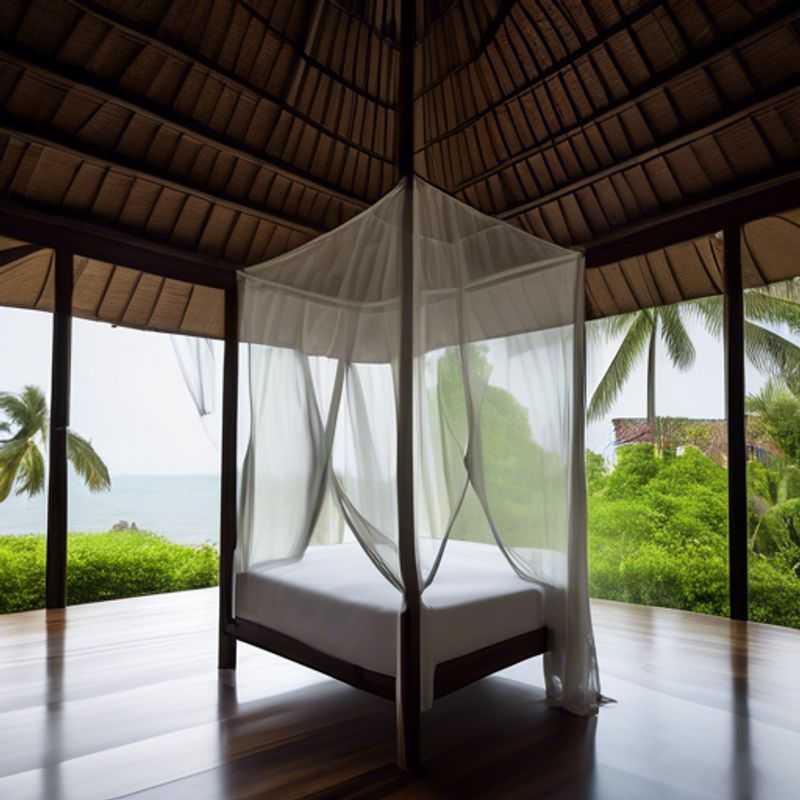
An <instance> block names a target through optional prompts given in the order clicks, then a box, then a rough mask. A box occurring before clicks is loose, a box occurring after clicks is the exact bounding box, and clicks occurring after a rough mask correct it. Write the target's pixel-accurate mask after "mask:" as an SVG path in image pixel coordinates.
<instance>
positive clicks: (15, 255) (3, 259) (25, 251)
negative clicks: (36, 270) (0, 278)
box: [0, 244, 46, 269]
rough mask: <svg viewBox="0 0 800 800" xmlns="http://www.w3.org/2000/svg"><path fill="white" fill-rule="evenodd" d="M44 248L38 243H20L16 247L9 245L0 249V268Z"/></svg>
mask: <svg viewBox="0 0 800 800" xmlns="http://www.w3.org/2000/svg"><path fill="white" fill-rule="evenodd" d="M44 249H46V248H43V247H41V245H38V244H21V245H19V246H18V247H9V248H8V249H7V250H0V269H2V268H3V267H7V266H8V265H9V264H13V263H14V262H15V261H19V260H20V259H23V258H29V257H30V256H32V255H36V253H39V252H41V251H42V250H44Z"/></svg>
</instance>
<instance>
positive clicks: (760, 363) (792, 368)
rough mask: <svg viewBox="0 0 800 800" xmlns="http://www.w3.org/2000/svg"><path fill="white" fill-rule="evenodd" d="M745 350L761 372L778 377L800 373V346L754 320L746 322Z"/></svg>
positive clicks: (750, 360) (751, 361) (749, 359)
mask: <svg viewBox="0 0 800 800" xmlns="http://www.w3.org/2000/svg"><path fill="white" fill-rule="evenodd" d="M744 350H745V355H746V356H747V360H748V361H749V362H750V363H751V364H752V365H753V366H754V367H755V368H756V369H757V370H758V371H759V372H762V373H764V374H766V375H771V376H773V377H778V378H787V376H793V375H800V347H798V346H797V345H796V344H793V343H792V342H790V341H789V340H788V339H784V338H783V336H780V335H779V334H777V333H773V332H772V331H770V330H768V329H767V328H762V327H761V326H760V325H756V324H755V323H754V322H747V321H746V322H745V323H744Z"/></svg>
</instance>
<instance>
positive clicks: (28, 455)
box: [0, 386, 111, 503]
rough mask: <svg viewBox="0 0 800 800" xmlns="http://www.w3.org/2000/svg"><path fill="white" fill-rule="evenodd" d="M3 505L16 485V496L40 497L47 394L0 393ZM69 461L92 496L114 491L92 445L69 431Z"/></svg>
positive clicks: (31, 390)
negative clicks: (7, 436)
mask: <svg viewBox="0 0 800 800" xmlns="http://www.w3.org/2000/svg"><path fill="white" fill-rule="evenodd" d="M0 412H2V413H3V414H4V415H5V417H6V420H5V421H0V434H10V437H9V438H7V439H0V503H1V502H3V500H5V499H6V498H7V497H8V496H9V494H10V493H11V489H12V488H13V487H14V485H15V484H16V493H17V494H27V495H28V496H29V497H33V496H34V495H37V494H39V493H40V492H41V491H43V490H44V485H45V459H44V450H45V449H46V447H47V430H48V427H49V424H50V422H49V413H48V409H47V401H46V400H45V397H44V393H43V392H42V390H41V389H39V388H38V387H36V386H26V387H25V388H24V389H23V390H22V392H21V393H20V394H13V393H11V392H0ZM67 458H68V459H69V461H70V463H71V464H72V466H73V467H74V468H75V471H76V472H77V473H78V475H80V477H81V478H83V481H84V483H85V484H86V485H87V486H88V487H89V490H90V491H92V492H102V491H106V490H108V489H110V488H111V478H110V477H109V474H108V468H107V467H106V465H105V464H104V463H103V461H102V459H101V458H100V456H98V455H97V453H96V452H95V450H94V448H93V447H92V445H91V444H90V443H89V442H88V441H87V440H86V439H84V438H83V437H82V436H79V435H78V434H77V433H74V432H73V431H70V432H69V433H67Z"/></svg>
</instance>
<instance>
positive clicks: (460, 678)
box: [220, 587, 547, 770]
mask: <svg viewBox="0 0 800 800" xmlns="http://www.w3.org/2000/svg"><path fill="white" fill-rule="evenodd" d="M225 594H228V596H230V595H229V593H228V592H227V591H226V588H225V587H221V597H222V595H225ZM222 638H224V639H225V640H226V642H227V643H226V645H225V646H224V647H222V646H221V647H220V669H231V668H235V666H236V642H237V641H239V642H245V643H246V644H250V645H254V646H256V647H259V648H261V649H262V650H267V651H268V652H270V653H274V654H275V655H279V656H282V657H283V658H287V659H289V660H290V661H294V662H295V663H297V664H302V665H303V666H304V667H309V668H310V669H314V670H316V671H317V672H322V673H323V674H325V675H329V676H330V677H331V678H335V679H336V680H339V681H342V682H343V683H347V684H349V685H350V686H354V687H355V688H356V689H362V690H363V691H365V692H370V694H374V695H377V696H378V697H383V698H384V699H386V700H391V701H393V702H394V703H395V706H396V709H397V734H398V764H399V765H400V766H401V767H403V768H405V769H409V770H416V769H418V768H419V766H420V763H421V753H420V748H419V743H420V724H421V714H420V713H419V707H420V699H419V694H416V695H415V696H412V694H411V693H409V692H405V693H404V692H402V691H399V692H398V685H397V681H396V679H395V677H394V676H393V675H384V674H383V673H381V672H373V671H372V670H369V669H365V668H364V667H361V666H359V665H357V664H352V663H350V662H349V661H345V660H343V659H341V658H337V657H335V656H331V655H328V654H327V653H323V652H322V651H321V650H317V649H316V648H315V647H311V646H310V645H307V644H305V643H303V642H301V641H299V640H298V639H294V638H292V637H291V636H287V635H286V634H284V633H280V632H279V631H276V630H273V629H272V628H268V627H267V626H265V625H260V624H258V623H255V622H251V621H250V620H246V619H241V618H238V617H236V618H234V619H233V620H232V621H230V622H228V623H226V624H225V625H224V632H223V633H222ZM417 648H418V645H417ZM546 651H547V628H537V629H535V630H532V631H529V632H527V633H523V634H521V635H519V636H514V637H512V638H511V639H506V640H504V641H501V642H498V643H497V644H493V645H490V646H489V647H483V648H481V649H480V650H475V651H473V652H471V653H467V654H466V655H463V656H459V657H458V658H452V659H450V660H449V661H443V662H442V663H440V664H438V665H437V666H436V670H435V672H434V682H433V693H434V698H435V699H438V698H440V697H444V696H445V695H448V694H450V693H452V692H455V691H458V690H459V689H462V688H464V687H465V686H468V685H469V684H471V683H474V682H475V681H477V680H480V679H481V678H485V677H486V676H487V675H491V674H493V673H495V672H497V671H499V670H501V669H505V668H506V667H510V666H512V665H513V664H517V663H519V662H520V661H525V660H527V659H529V658H533V657H534V656H538V655H541V654H543V653H545V652H546ZM224 654H227V656H228V658H227V660H223V655H224ZM417 655H418V651H417ZM401 661H402V659H401ZM410 703H414V708H413V709H412V708H410V707H409V704H410ZM412 725H413V726H414V727H413V729H412V728H411V726H412Z"/></svg>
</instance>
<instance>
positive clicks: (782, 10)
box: [417, 0, 800, 191]
mask: <svg viewBox="0 0 800 800" xmlns="http://www.w3.org/2000/svg"><path fill="white" fill-rule="evenodd" d="M656 5H657V4H656ZM644 7H645V6H642V7H641V8H644ZM640 11H641V9H640ZM637 13H638V12H637ZM798 18H800V10H798V8H797V4H796V3H795V2H794V1H793V0H784V2H782V3H780V4H779V5H778V6H776V7H775V9H773V11H771V12H770V13H768V14H765V15H764V16H762V17H760V18H758V19H757V20H755V21H754V22H753V23H752V24H751V25H748V26H745V27H744V28H742V29H740V30H739V31H737V32H736V34H734V35H726V36H724V37H722V38H720V39H718V40H717V42H716V43H715V44H714V46H712V47H711V48H706V49H704V50H702V51H701V50H698V51H695V52H694V53H693V54H692V55H691V56H690V57H689V58H688V59H685V60H684V61H682V62H679V63H677V64H675V66H674V67H673V68H671V69H668V70H664V71H662V72H659V73H656V74H655V75H653V76H652V77H651V78H650V79H649V80H647V81H645V82H644V83H642V84H640V85H639V86H638V87H637V90H636V93H635V94H632V95H629V96H628V97H626V98H624V99H622V100H620V101H619V102H618V103H615V104H612V105H609V106H607V107H606V108H605V109H602V110H600V111H598V112H597V113H596V114H592V115H590V116H588V117H585V118H584V119H582V120H580V121H579V122H577V123H576V124H575V125H573V126H572V127H571V128H570V129H569V130H570V131H574V130H578V129H580V128H583V127H586V126H587V125H590V124H592V123H593V122H595V121H596V120H597V119H601V118H603V117H605V116H607V115H611V114H612V113H618V112H619V111H620V110H624V109H625V108H628V107H629V106H631V105H633V104H635V103H637V102H640V101H641V100H642V99H643V98H644V97H645V96H646V95H648V94H650V93H651V92H654V91H658V90H659V89H660V87H662V86H663V85H664V84H666V83H667V82H670V81H672V80H674V79H676V78H679V77H682V76H684V75H686V74H688V73H689V72H691V71H693V70H695V69H698V68H701V67H703V66H706V65H708V64H710V63H711V62H713V61H715V60H717V59H718V58H719V57H720V56H722V55H724V54H726V53H728V52H730V51H731V50H734V49H737V48H739V47H742V46H744V45H746V44H747V43H748V42H749V41H751V40H752V39H755V38H757V37H760V36H763V35H764V34H765V33H767V32H769V31H770V29H772V28H775V29H778V28H781V27H784V26H785V25H788V24H790V23H791V22H793V21H795V20H797V19H798ZM609 30H611V29H609ZM604 44H605V41H603V40H593V41H592V42H588V43H587V44H586V45H585V46H584V47H582V48H579V49H578V50H576V51H575V52H574V54H573V55H571V56H569V57H567V58H565V59H562V60H561V61H560V62H558V63H557V64H553V65H552V66H551V67H550V68H548V69H546V70H544V71H543V72H542V73H540V75H538V76H537V77H536V78H534V79H533V80H531V81H528V82H526V83H525V84H524V85H523V86H520V87H519V88H517V89H515V90H514V91H513V92H511V93H510V94H507V95H505V96H504V97H502V98H501V99H500V100H496V101H495V102H493V103H490V104H489V105H487V106H485V107H484V108H483V109H482V110H481V111H480V112H479V113H477V114H473V115H472V117H470V118H469V119H467V120H464V121H463V122H460V123H459V124H458V125H456V126H455V127H453V128H450V129H449V130H447V131H444V132H442V133H440V134H438V135H437V136H435V137H434V138H433V139H430V140H428V141H427V142H425V143H424V144H422V145H421V146H420V147H419V148H418V149H417V154H419V153H421V152H424V151H425V150H427V149H428V148H430V147H432V146H433V145H435V144H439V143H441V142H443V141H444V140H446V139H450V138H452V137H453V136H456V135H457V134H459V133H462V132H463V131H465V130H467V129H468V128H470V127H472V126H473V125H474V124H475V123H477V122H478V121H479V120H481V119H483V117H485V116H486V115H487V114H490V113H492V112H494V111H496V110H497V109H499V108H501V107H502V106H505V105H508V104H509V103H511V102H513V101H514V100H516V99H517V98H518V97H520V96H521V95H524V94H528V93H531V92H534V91H536V89H537V88H538V87H539V86H541V85H542V84H544V83H545V82H547V81H548V80H550V79H551V78H554V77H556V75H558V74H560V73H561V72H563V71H565V70H568V69H571V68H573V65H574V61H576V60H577V59H579V58H581V57H582V56H584V55H588V54H589V53H590V52H592V51H594V50H595V49H597V48H599V47H602V46H603V45H604ZM584 51H585V52H584ZM565 133H566V131H563V132H562V134H559V135H564V134H565ZM541 146H542V143H540V144H538V145H534V146H533V147H530V148H527V149H526V150H524V151H521V152H519V153H517V154H516V155H514V156H512V157H511V158H509V159H507V160H506V161H504V162H501V163H500V164H497V165H494V166H492V167H491V168H490V169H488V170H485V171H484V172H482V173H480V174H479V175H474V176H472V177H471V178H469V179H468V180H467V181H463V182H462V183H461V184H460V185H459V186H458V187H457V188H456V191H461V190H462V189H463V188H465V187H466V186H469V185H472V184H473V183H477V182H479V181H481V180H484V179H485V178H487V177H489V176H491V175H494V174H496V173H497V172H499V171H500V170H502V169H505V168H506V167H508V166H511V165H512V164H516V163H518V162H519V161H522V160H524V159H525V158H527V157H528V156H529V155H531V154H533V153H534V152H536V149H537V148H539V147H541Z"/></svg>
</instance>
